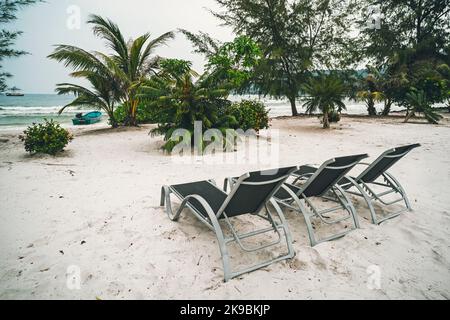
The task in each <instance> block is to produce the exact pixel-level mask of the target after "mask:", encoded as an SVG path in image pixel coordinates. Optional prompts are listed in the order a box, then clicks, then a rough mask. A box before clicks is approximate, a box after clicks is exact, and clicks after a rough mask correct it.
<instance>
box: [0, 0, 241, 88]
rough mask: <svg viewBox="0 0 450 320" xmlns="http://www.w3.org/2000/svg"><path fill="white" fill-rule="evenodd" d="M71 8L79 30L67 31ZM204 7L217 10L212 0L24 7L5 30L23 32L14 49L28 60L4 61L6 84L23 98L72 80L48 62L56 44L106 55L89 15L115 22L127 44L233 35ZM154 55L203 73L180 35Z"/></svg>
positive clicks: (101, 0) (93, 0)
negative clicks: (171, 34)
mask: <svg viewBox="0 0 450 320" xmlns="http://www.w3.org/2000/svg"><path fill="white" fill-rule="evenodd" d="M74 6H75V7H74ZM73 8H79V10H80V12H81V28H80V29H77V28H69V27H68V22H69V24H70V25H72V26H73V25H74V24H73V23H74V22H76V19H72V18H73V15H72V14H73V13H74V11H72V9H73ZM207 8H209V9H214V10H217V9H220V8H219V7H218V6H217V5H216V3H215V1H214V0H47V1H46V3H41V4H37V5H34V6H31V7H27V8H25V9H24V10H22V11H20V12H19V19H18V20H17V21H16V22H14V23H12V24H10V25H9V28H10V29H17V30H22V31H24V34H23V35H22V36H21V37H20V38H19V40H18V41H17V45H16V47H17V48H18V49H21V50H26V51H28V52H30V55H28V56H22V57H20V58H13V59H7V60H5V61H4V69H5V70H6V71H8V72H10V73H12V74H13V75H14V77H13V78H11V79H9V85H10V86H17V87H19V88H21V89H22V90H23V91H24V92H26V93H53V92H54V89H55V84H56V83H60V82H66V81H73V80H71V79H70V77H68V73H69V72H70V70H69V69H66V68H64V66H62V65H61V64H59V63H57V62H55V61H52V60H49V59H47V58H46V57H47V55H49V54H50V53H51V52H52V50H53V45H55V44H70V45H77V46H79V47H82V48H84V49H88V50H103V51H104V50H105V49H104V43H103V42H102V41H101V40H100V39H98V38H96V37H95V36H94V35H93V34H92V32H91V30H90V28H89V26H87V25H86V23H85V21H86V19H87V16H88V15H89V14H91V13H95V14H99V15H102V16H105V17H108V18H110V19H112V20H113V21H115V22H117V23H118V24H119V26H120V28H121V30H122V32H123V34H124V36H125V38H126V39H128V38H130V37H133V38H134V37H136V36H139V35H141V34H143V33H145V32H150V33H151V35H152V37H156V36H158V35H160V34H162V33H164V32H167V31H169V30H175V29H177V28H185V29H188V30H190V31H195V32H196V31H199V30H202V31H205V32H208V33H209V34H211V35H212V36H213V37H215V38H217V39H220V40H222V41H229V40H231V39H233V35H232V33H231V30H230V29H228V28H225V27H222V26H220V25H219V24H220V22H219V21H218V20H217V19H216V18H214V17H213V16H212V15H211V14H210V13H209V12H208V10H207ZM68 11H70V13H68ZM75 25H76V23H75ZM156 53H157V54H159V55H161V56H164V57H171V58H181V59H186V60H190V61H192V62H193V63H194V69H195V70H197V71H200V72H201V71H202V67H203V64H204V61H203V58H202V56H200V55H197V54H193V53H192V46H191V45H190V43H189V42H188V41H187V40H186V39H185V38H184V36H182V35H177V37H176V39H175V40H172V41H171V42H170V43H169V44H168V46H166V47H161V48H159V49H158V50H157V52H156Z"/></svg>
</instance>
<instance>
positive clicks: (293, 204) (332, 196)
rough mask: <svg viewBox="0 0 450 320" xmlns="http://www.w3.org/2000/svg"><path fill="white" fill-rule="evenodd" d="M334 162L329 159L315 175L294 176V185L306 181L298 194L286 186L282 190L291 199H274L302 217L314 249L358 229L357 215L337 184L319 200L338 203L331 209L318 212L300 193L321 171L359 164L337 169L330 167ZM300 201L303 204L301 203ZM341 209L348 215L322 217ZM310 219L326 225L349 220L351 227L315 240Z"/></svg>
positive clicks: (307, 198)
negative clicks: (318, 220) (332, 217)
mask: <svg viewBox="0 0 450 320" xmlns="http://www.w3.org/2000/svg"><path fill="white" fill-rule="evenodd" d="M334 161H335V159H330V160H328V161H326V162H325V163H324V164H322V166H320V167H319V168H318V169H317V171H316V172H315V173H308V174H304V175H294V176H295V177H296V179H295V181H294V185H295V184H296V182H298V181H299V180H307V182H306V183H305V184H304V185H302V186H300V187H299V188H300V191H299V192H298V193H295V192H293V191H292V189H291V188H289V187H288V186H287V185H284V186H283V189H284V190H285V191H286V192H288V193H289V195H290V196H291V199H289V200H280V199H276V200H277V202H278V203H279V204H281V205H282V206H284V207H287V208H289V209H292V210H294V211H296V212H299V213H301V214H302V215H303V217H304V219H305V223H306V228H307V230H308V236H309V240H310V243H311V246H312V247H314V246H316V245H318V244H319V243H322V242H326V241H331V240H335V239H338V238H342V237H343V236H345V235H346V234H348V233H349V232H351V231H353V230H355V229H358V228H359V227H360V226H359V221H358V215H357V213H356V210H355V208H354V206H353V204H352V202H351V200H350V199H349V198H348V197H347V195H346V194H345V191H344V190H343V189H342V188H341V187H340V186H339V185H337V183H336V184H335V185H332V186H330V187H329V189H328V191H327V192H326V193H325V194H324V195H322V196H321V198H324V199H327V200H330V201H333V202H336V203H338V206H335V207H332V208H328V209H324V210H318V209H317V208H316V207H315V206H314V204H313V203H312V202H311V200H309V197H307V196H305V194H304V193H303V192H302V191H304V190H306V188H307V187H308V186H309V185H310V184H311V183H313V181H314V179H315V178H316V177H317V176H319V174H320V173H321V172H322V170H324V169H331V170H341V169H345V168H350V167H354V166H355V165H356V164H357V163H358V162H359V161H356V162H353V163H351V164H349V165H346V166H339V167H333V166H330V164H332V163H334ZM344 175H345V172H343V174H342V176H341V177H340V178H338V181H339V180H340V179H341V178H342V177H343V176H344ZM302 200H303V202H304V203H302ZM342 209H343V210H345V211H346V212H347V213H348V215H346V216H344V217H342V218H339V219H336V220H331V221H330V218H328V217H326V216H324V215H325V214H327V213H330V212H335V211H338V210H342ZM312 218H319V219H320V220H321V221H322V222H324V223H325V224H328V225H332V224H336V223H339V222H342V221H345V220H348V219H351V221H352V223H353V227H352V228H350V229H348V230H346V231H344V232H340V233H337V234H334V235H331V236H329V237H326V238H322V239H317V237H316V235H315V232H314V227H313V225H312Z"/></svg>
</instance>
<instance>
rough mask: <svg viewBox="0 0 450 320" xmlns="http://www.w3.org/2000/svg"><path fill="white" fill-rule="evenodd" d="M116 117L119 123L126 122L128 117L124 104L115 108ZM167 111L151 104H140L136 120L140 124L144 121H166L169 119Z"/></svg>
mask: <svg viewBox="0 0 450 320" xmlns="http://www.w3.org/2000/svg"><path fill="white" fill-rule="evenodd" d="M114 117H115V118H116V120H117V123H124V122H125V120H126V117H127V112H126V110H125V108H124V106H123V105H121V106H119V107H117V108H116V110H114ZM167 117H168V115H167V112H164V110H158V109H157V108H153V107H152V106H151V105H149V104H140V105H139V106H138V108H137V111H136V121H137V123H138V124H144V123H164V122H166V121H167V119H166V118H167Z"/></svg>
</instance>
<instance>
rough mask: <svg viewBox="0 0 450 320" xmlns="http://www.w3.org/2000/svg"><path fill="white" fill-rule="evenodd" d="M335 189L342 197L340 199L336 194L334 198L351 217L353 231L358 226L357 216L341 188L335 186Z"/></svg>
mask: <svg viewBox="0 0 450 320" xmlns="http://www.w3.org/2000/svg"><path fill="white" fill-rule="evenodd" d="M335 189H336V190H337V191H338V192H339V193H340V194H341V195H342V198H340V197H339V196H338V195H337V194H336V197H337V198H338V200H339V202H340V203H341V205H342V206H343V207H344V208H345V210H347V211H348V212H349V213H350V215H351V216H352V219H353V224H354V226H355V229H359V228H360V224H359V219H358V214H357V212H356V209H355V207H354V206H353V203H352V201H351V200H350V198H349V197H348V196H347V195H346V193H345V191H344V190H343V189H342V188H341V187H339V186H336V187H335Z"/></svg>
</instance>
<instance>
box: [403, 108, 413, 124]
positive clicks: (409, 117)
mask: <svg viewBox="0 0 450 320" xmlns="http://www.w3.org/2000/svg"><path fill="white" fill-rule="evenodd" d="M412 117H414V112H413V111H409V112H408V113H407V114H406V118H405V121H404V122H405V123H406V122H408V121H409V120H410V119H411V118H412Z"/></svg>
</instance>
